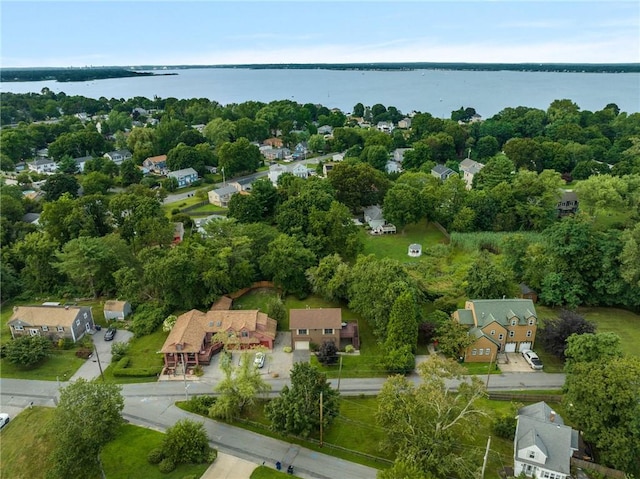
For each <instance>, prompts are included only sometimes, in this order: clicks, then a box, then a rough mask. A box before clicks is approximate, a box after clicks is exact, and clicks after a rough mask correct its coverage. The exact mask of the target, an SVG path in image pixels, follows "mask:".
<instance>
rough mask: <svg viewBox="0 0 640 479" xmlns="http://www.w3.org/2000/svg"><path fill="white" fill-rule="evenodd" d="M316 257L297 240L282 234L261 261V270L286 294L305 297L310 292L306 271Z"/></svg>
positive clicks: (271, 244)
mask: <svg viewBox="0 0 640 479" xmlns="http://www.w3.org/2000/svg"><path fill="white" fill-rule="evenodd" d="M315 261H316V257H315V255H314V254H313V252H312V251H311V250H309V249H307V248H305V247H304V245H303V244H302V243H301V242H300V241H299V240H297V239H295V238H293V237H291V236H288V235H285V234H281V235H279V236H278V237H277V238H276V239H274V240H273V241H272V242H271V243H269V251H268V252H267V254H265V255H264V256H263V257H262V258H261V260H260V269H261V270H262V271H263V272H264V273H265V274H266V275H267V276H268V277H269V278H272V279H273V282H274V283H275V284H276V285H277V286H279V287H281V288H282V289H283V291H284V292H287V293H291V294H297V295H299V296H304V295H306V293H307V292H308V291H309V283H308V282H307V279H306V277H305V271H306V270H307V269H308V268H309V267H311V266H313V265H314V263H315Z"/></svg>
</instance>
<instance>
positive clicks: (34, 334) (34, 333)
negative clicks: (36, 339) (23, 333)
mask: <svg viewBox="0 0 640 479" xmlns="http://www.w3.org/2000/svg"><path fill="white" fill-rule="evenodd" d="M29 334H30V335H31V336H38V335H39V334H40V331H38V330H37V329H30V330H29Z"/></svg>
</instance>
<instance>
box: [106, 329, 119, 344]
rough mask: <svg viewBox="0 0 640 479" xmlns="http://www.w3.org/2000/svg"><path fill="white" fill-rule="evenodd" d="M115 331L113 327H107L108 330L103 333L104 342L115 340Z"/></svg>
mask: <svg viewBox="0 0 640 479" xmlns="http://www.w3.org/2000/svg"><path fill="white" fill-rule="evenodd" d="M116 331H117V329H116V328H114V327H113V326H109V328H108V329H107V332H106V333H104V340H105V341H111V340H112V339H113V338H115V336H116Z"/></svg>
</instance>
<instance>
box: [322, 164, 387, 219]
mask: <svg viewBox="0 0 640 479" xmlns="http://www.w3.org/2000/svg"><path fill="white" fill-rule="evenodd" d="M328 178H329V182H330V183H331V185H332V186H333V188H334V190H335V191H336V199H337V200H338V201H339V202H340V203H343V204H345V205H346V206H347V207H348V208H349V209H350V210H351V211H352V212H359V211H360V209H361V208H363V207H366V206H370V205H375V204H378V203H380V202H381V201H382V199H383V198H384V196H385V194H386V192H387V190H388V189H389V187H390V186H391V182H390V181H389V180H388V179H387V178H386V177H385V175H384V173H382V172H381V171H378V170H376V169H375V168H373V167H372V166H371V165H369V164H367V163H355V164H352V163H348V162H346V161H344V162H342V163H340V164H338V165H336V166H335V167H334V168H333V170H331V172H330V173H329V175H328Z"/></svg>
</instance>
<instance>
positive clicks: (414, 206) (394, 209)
mask: <svg viewBox="0 0 640 479" xmlns="http://www.w3.org/2000/svg"><path fill="white" fill-rule="evenodd" d="M382 209H383V212H384V217H385V219H386V220H387V221H389V222H390V223H393V224H394V225H396V226H397V227H398V228H400V229H401V230H402V234H404V229H405V227H406V226H407V225H409V224H414V223H418V222H419V221H420V220H421V219H423V218H424V217H425V215H426V209H427V208H426V202H425V199H424V197H423V196H422V194H421V193H420V190H419V189H417V188H414V187H413V186H410V185H408V184H403V183H396V184H394V185H393V186H392V187H391V188H390V189H389V191H387V194H386V195H385V197H384V203H383V206H382Z"/></svg>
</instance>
